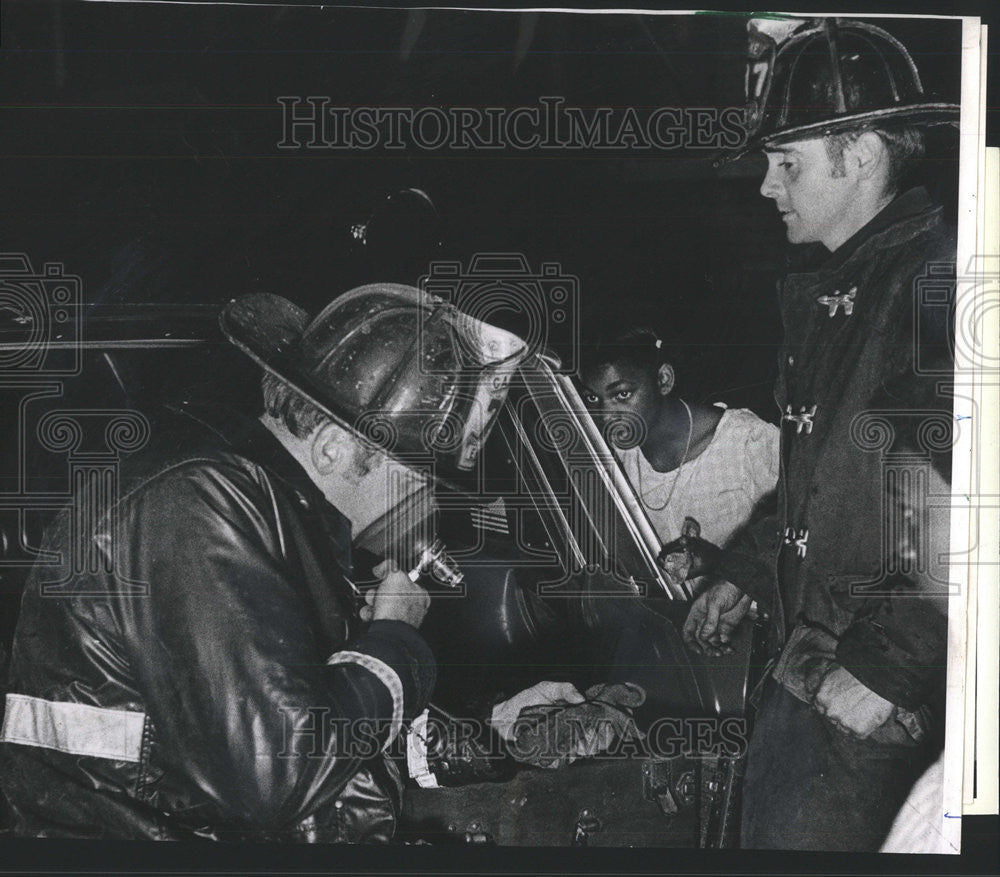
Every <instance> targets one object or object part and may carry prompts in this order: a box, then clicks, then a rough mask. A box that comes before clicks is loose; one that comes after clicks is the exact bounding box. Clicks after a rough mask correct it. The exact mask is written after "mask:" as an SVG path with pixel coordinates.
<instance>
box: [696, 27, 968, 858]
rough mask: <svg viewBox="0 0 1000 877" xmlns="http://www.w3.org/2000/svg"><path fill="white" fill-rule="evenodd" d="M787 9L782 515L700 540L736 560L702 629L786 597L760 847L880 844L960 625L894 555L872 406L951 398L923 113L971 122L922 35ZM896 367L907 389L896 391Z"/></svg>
mask: <svg viewBox="0 0 1000 877" xmlns="http://www.w3.org/2000/svg"><path fill="white" fill-rule="evenodd" d="M781 26H783V27H785V29H786V32H785V33H784V34H781V35H777V36H774V37H773V38H772V37H769V35H768V34H767V33H766V32H764V31H763V30H761V29H757V28H755V27H753V25H752V27H751V37H752V39H751V45H752V47H754V50H755V51H754V52H753V56H752V59H751V65H750V75H749V76H748V85H749V86H750V87H751V88H753V87H754V86H756V91H755V93H754V94H751V95H750V97H751V98H755V102H752V103H751V110H752V121H753V122H754V124H755V126H756V127H755V128H754V129H753V132H752V134H751V136H750V138H749V140H748V143H747V146H746V150H752V149H759V150H763V152H764V153H765V155H766V157H767V162H768V168H767V172H766V175H765V177H764V181H763V183H762V185H761V187H760V192H761V194H762V195H763V196H764V197H765V198H768V199H771V200H772V201H773V202H774V204H775V207H776V209H777V210H778V212H779V214H780V215H781V218H782V221H783V222H784V225H785V229H786V233H787V238H788V241H789V242H790V243H791V244H795V245H801V246H795V247H793V248H791V249H792V252H791V255H790V258H789V267H788V270H787V273H786V274H785V276H784V277H783V278H782V280H781V281H780V283H779V300H780V309H781V314H782V321H783V324H784V332H785V334H784V341H783V346H782V349H781V355H780V368H779V377H778V382H777V386H776V390H775V398H776V400H777V402H778V405H779V406H780V410H781V413H782V424H781V425H782V436H781V457H782V466H781V475H780V477H779V482H778V517H777V520H773V519H772V520H765V521H764V522H762V523H760V524H759V525H758V526H757V527H756V528H751V529H749V530H748V531H747V532H746V533H745V534H744V536H745V539H744V542H743V548H742V550H730V551H726V552H723V551H720V550H718V549H717V548H716V547H715V546H712V545H710V544H708V543H704V542H699V541H698V540H687V541H686V548H687V550H689V551H691V552H692V554H693V556H694V557H695V560H696V562H695V564H694V566H693V567H692V570H691V575H695V574H698V573H699V572H706V571H711V572H714V573H715V574H717V575H723V576H724V577H725V578H726V579H727V581H722V582H720V583H718V584H716V585H714V586H713V587H711V588H710V589H709V590H707V591H706V592H705V593H703V594H702V595H701V596H700V597H699V598H698V599H697V600H696V601H695V602H694V603H693V604H692V607H691V610H690V613H689V616H688V619H687V621H686V623H685V626H684V637H685V639H686V640H687V642H688V643H689V645H690V646H691V647H692V648H695V649H696V650H700V651H705V652H709V653H713V654H719V653H721V652H724V651H726V649H727V644H726V640H727V638H728V636H729V633H730V631H731V630H732V628H733V626H734V624H735V623H736V622H737V621H738V620H739V616H740V615H741V614H742V613H743V612H745V605H746V601H745V600H743V599H742V598H743V597H744V595H745V594H747V593H749V594H751V595H752V596H754V597H756V598H757V600H758V602H759V603H760V604H761V606H762V607H764V608H765V609H766V610H767V611H769V612H770V613H771V614H772V616H773V621H774V625H773V627H774V638H775V641H776V645H775V653H776V657H777V660H776V662H775V663H774V664H773V666H772V667H771V668H770V670H769V672H768V674H767V676H766V678H765V680H764V681H763V684H762V686H761V688H760V690H759V692H758V694H759V704H758V709H757V713H756V719H755V724H754V730H753V734H752V737H751V741H750V746H749V752H748V761H747V773H746V783H745V789H744V799H743V817H742V840H741V844H742V846H744V847H746V848H770V849H774V848H780V849H802V850H877V849H878V848H879V845H880V843H881V842H882V840H883V838H884V837H885V835H886V833H887V831H888V829H889V826H890V824H891V822H892V820H893V817H894V815H895V814H896V812H897V810H898V809H899V807H900V805H901V803H902V801H903V799H904V798H905V797H906V794H907V790H908V789H909V787H910V786H911V784H912V783H913V781H914V780H915V778H916V777H917V776H919V775H920V772H921V771H922V769H923V768H925V767H926V766H927V764H928V763H929V762H930V761H931V760H933V758H934V756H935V755H936V752H935V746H939V745H940V736H939V734H938V733H935V732H939V731H940V728H941V723H942V720H943V715H942V710H941V709H940V706H941V700H942V693H943V686H944V670H945V660H946V640H947V637H946V633H947V631H946V626H947V624H946V619H945V617H944V616H943V615H942V614H941V612H940V611H939V610H938V607H936V606H935V605H934V604H933V601H929V600H923V599H919V598H914V596H913V587H912V581H910V580H909V579H908V577H907V576H906V575H904V574H902V573H900V572H899V571H898V570H896V571H893V570H892V569H888V571H887V557H886V551H885V550H884V548H883V528H884V526H885V522H884V520H883V517H882V509H883V502H882V493H883V473H884V471H885V459H884V457H883V455H882V454H881V453H880V451H879V450H878V447H877V445H878V441H877V438H878V436H877V434H876V433H878V429H875V432H874V433H872V432H870V431H869V432H868V433H866V432H865V429H866V426H865V425H866V424H871V423H875V422H876V420H877V419H878V418H881V420H882V421H884V422H889V423H890V424H891V423H892V422H893V419H894V418H898V417H903V418H905V417H907V416H911V415H912V413H913V412H916V413H917V415H919V416H924V417H928V418H931V419H933V418H935V417H938V416H940V415H943V416H944V419H945V421H948V419H949V415H950V407H951V406H950V403H948V402H947V400H939V401H938V402H937V404H936V409H939V410H934V409H933V408H932V409H930V410H927V409H926V408H925V407H922V406H921V405H920V404H917V403H916V402H915V400H917V399H919V398H920V395H919V393H918V392H917V388H918V386H919V385H920V384H921V382H922V381H926V380H931V378H921V377H920V376H919V369H918V367H917V366H918V362H917V358H918V355H920V359H921V361H923V359H924V358H925V357H924V354H928V355H934V356H939V355H940V354H942V353H944V354H945V355H947V348H948V338H947V325H946V319H942V318H941V317H940V316H939V313H938V311H936V310H934V309H932V308H931V307H929V306H925V303H923V302H921V301H920V288H921V286H920V279H921V278H922V277H924V276H927V275H928V274H933V275H934V277H935V279H936V281H937V286H938V288H940V287H941V285H942V283H944V285H945V288H948V284H947V280H948V277H947V273H948V271H949V270H950V272H951V276H952V278H953V276H954V275H953V272H954V262H955V256H956V254H955V237H954V234H953V232H952V231H951V230H950V229H949V228H947V227H946V226H945V224H944V222H943V220H942V215H941V214H942V210H941V208H940V207H939V206H936V205H935V204H933V203H932V202H931V200H930V198H929V197H928V194H927V192H926V191H925V189H924V188H922V187H921V186H920V185H918V184H917V183H916V181H915V179H916V173H915V172H916V171H917V170H918V169H919V163H920V160H921V158H922V155H923V150H924V129H925V127H926V126H927V125H931V124H939V123H951V124H954V123H956V122H957V118H958V107H957V106H955V105H953V104H946V103H943V102H939V101H935V100H933V99H931V98H930V97H929V96H928V95H927V94H925V92H924V90H923V87H922V84H921V82H920V79H919V76H918V73H917V69H916V67H915V65H914V63H913V61H912V59H911V57H910V55H909V53H908V52H907V50H906V48H905V47H904V46H903V45H902V44H901V43H899V42H898V41H897V40H896V39H894V38H893V37H892V36H890V35H889V34H888V33H886V32H885V31H884V30H882V29H880V28H877V27H873V26H871V25H869V24H865V23H862V22H854V21H836V20H832V19H825V20H820V21H818V22H805V23H803V22H792V23H782V25H781ZM788 31H791V32H790V33H789V32H788ZM947 266H950V269H949V268H948V267H947ZM941 271H944V272H945V273H944V274H942V273H940V272H941ZM946 304H947V303H946ZM944 313H945V314H947V307H945V308H944ZM889 384H892V385H893V386H896V387H900V386H901V387H902V389H899V390H897V391H896V392H894V393H893V394H891V395H890V396H887V395H886V394H885V387H886V386H887V385H889ZM934 398H938V397H936V396H935V397H934ZM875 409H878V412H877V415H876V414H873V411H874V410H875ZM872 417H875V418H876V420H872V419H871V418H872ZM872 428H873V429H874V427H872ZM889 429H890V430H891V429H892V426H890V427H889ZM775 535H776V537H777V538H776V540H775V538H774V537H775ZM768 543H771V545H770V546H769V544H768ZM889 566H891V564H890V565H889Z"/></svg>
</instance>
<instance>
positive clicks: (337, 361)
mask: <svg viewBox="0 0 1000 877" xmlns="http://www.w3.org/2000/svg"><path fill="white" fill-rule="evenodd" d="M220 323H221V326H222V330H223V332H224V333H225V334H226V336H227V337H228V338H229V340H230V341H231V342H233V343H234V344H235V345H236V346H237V347H239V348H240V349H241V350H243V351H244V353H246V354H248V355H249V356H250V357H251V358H252V359H254V360H255V361H256V362H257V363H258V364H259V365H261V366H262V367H263V368H264V369H266V370H267V371H269V372H271V373H272V374H274V375H276V376H277V377H278V378H280V379H281V380H282V381H283V382H285V383H286V384H288V385H289V386H291V387H292V388H293V389H295V390H296V391H297V392H298V393H300V394H301V395H303V396H305V397H306V398H307V399H308V400H309V401H310V402H312V403H313V404H314V405H315V406H316V407H317V408H319V409H320V410H321V411H323V412H324V413H326V414H327V415H328V416H329V417H331V418H332V419H333V420H334V421H336V422H337V423H339V424H340V425H341V426H343V427H344V428H346V429H349V430H351V431H352V432H353V433H355V434H356V435H358V436H359V437H360V438H362V439H363V440H364V441H366V442H367V443H368V444H370V445H372V446H375V447H379V448H381V449H382V450H385V451H386V452H388V453H390V454H391V455H393V456H395V457H397V458H399V459H402V460H403V462H407V461H411V462H412V460H413V457H414V456H419V457H422V458H426V457H427V456H428V455H433V456H434V457H435V458H437V459H438V460H439V461H441V462H444V463H445V464H446V466H447V468H448V469H451V470H458V471H467V470H469V469H471V468H472V465H473V463H474V462H475V459H476V456H477V455H478V452H479V450H480V448H481V446H482V443H483V442H484V441H485V439H486V436H487V434H488V431H489V428H490V426H491V425H492V420H493V418H494V416H495V414H496V411H497V409H498V408H499V407H500V405H501V404H502V403H503V401H504V399H505V398H506V393H507V386H508V382H509V379H510V376H511V374H512V373H513V371H514V369H515V368H516V367H517V365H518V363H519V362H520V361H521V360H522V359H523V358H524V356H525V355H526V353H527V345H526V344H525V343H524V342H523V341H522V340H521V339H520V338H517V337H516V336H514V335H512V334H511V333H509V332H506V331H504V330H503V329H499V328H497V327H495V326H491V325H489V324H487V323H483V322H481V321H479V320H476V319H474V318H472V317H470V316H468V315H467V314H464V313H462V312H460V311H459V310H458V309H457V308H455V307H454V306H453V305H451V304H449V303H447V302H445V301H443V300H442V299H440V298H437V297H435V296H432V295H428V294H426V293H423V292H421V291H419V290H417V289H414V288H413V287H410V286H403V285H401V284H394V283H377V284H370V285H368V286H362V287H359V288H357V289H353V290H351V291H350V292H347V293H344V294H343V295H342V296H340V297H338V298H336V299H334V300H333V301H332V302H331V303H330V304H328V305H327V306H326V308H324V309H323V311H322V312H321V313H320V314H319V316H317V317H316V318H315V319H313V320H311V321H310V320H309V318H308V315H307V314H306V312H305V311H303V310H302V309H301V308H300V307H298V306H297V305H295V304H293V303H292V302H290V301H288V300H287V299H284V298H281V297H280V296H277V295H271V294H268V293H258V294H254V295H248V296H245V297H243V298H240V299H236V300H235V301H232V302H230V303H229V305H228V306H227V307H226V308H225V310H224V311H223V312H222V315H221V317H220Z"/></svg>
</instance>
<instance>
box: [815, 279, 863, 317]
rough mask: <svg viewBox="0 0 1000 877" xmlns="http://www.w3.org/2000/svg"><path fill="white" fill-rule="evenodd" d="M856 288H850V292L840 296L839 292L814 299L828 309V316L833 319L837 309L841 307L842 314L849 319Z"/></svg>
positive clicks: (852, 311)
mask: <svg viewBox="0 0 1000 877" xmlns="http://www.w3.org/2000/svg"><path fill="white" fill-rule="evenodd" d="M857 293H858V288H857V287H856V286H852V287H851V289H850V291H848V292H845V293H844V294H843V295H841V294H840V293H839V292H835V293H834V294H833V295H821V296H820V297H819V298H817V299H816V301H817V302H819V303H820V304H821V305H823V307H825V308H829V309H830V316H831V317H833V316H835V315H836V313H837V308H840V307H842V308H843V309H844V313H845V314H846V315H847V316H848V317H849V316H850V315H851V314H853V313H854V296H855V295H857Z"/></svg>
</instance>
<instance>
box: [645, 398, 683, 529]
mask: <svg viewBox="0 0 1000 877" xmlns="http://www.w3.org/2000/svg"><path fill="white" fill-rule="evenodd" d="M681 405H683V406H684V410H685V411H687V416H688V437H687V442H686V443H685V444H684V455H683V456H682V457H681V462H680V465H678V467H677V474H676V475H675V476H674V483H673V484H671V485H670V493H668V494H667V499H666V501H665V502H664V503H663V505H661V506H653V505H650V504H649V503H648V502H646V497H645V495H644V493H645V492H644V490H643V487H642V460H640V459H639V456H638V455H637V456H636V458H635V473H636V486H637V487H638V488H639V499H640V500H642V504H643V505H644V506H646V508H648V509H649V510H650V511H654V512H662V511H663V510H664V509H665V508H666V507H667V506H668V505H670V500H672V499H673V498H674V491H675V490H676V489H677V482H678V481H680V480H681V468H682V467H683V466H684V464H685V463H686V462H687V456H688V451H690V450H691V436H692V435H694V416H693V415H692V414H691V408H690V407H689V406H688V403H687V402H685V401H684V400H683V399H681ZM636 451H637V452H638V454H639V455H641V454H642V448H636Z"/></svg>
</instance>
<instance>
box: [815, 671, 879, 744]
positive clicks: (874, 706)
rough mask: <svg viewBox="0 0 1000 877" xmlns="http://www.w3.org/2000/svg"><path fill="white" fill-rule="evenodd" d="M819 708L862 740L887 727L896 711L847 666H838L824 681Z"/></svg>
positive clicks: (843, 729) (819, 698)
mask: <svg viewBox="0 0 1000 877" xmlns="http://www.w3.org/2000/svg"><path fill="white" fill-rule="evenodd" d="M815 706H816V709H817V710H818V711H819V712H820V713H821V714H822V715H824V716H826V718H827V719H828V720H829V721H830V722H832V723H833V724H834V725H836V726H837V727H838V728H840V729H841V730H842V731H845V732H846V733H848V734H853V735H855V736H856V737H860V738H862V739H863V738H865V737H867V736H869V735H870V734H871V733H872V732H873V731H874V730H875V729H876V728H879V727H880V726H882V725H884V724H885V723H886V722H887V721H888V720H889V719H890V718H891V717H892V716H893V714H894V713H895V711H896V707H895V704H893V703H891V702H890V701H888V700H886V699H885V698H884V697H882V696H881V695H878V694H876V693H875V692H874V691H872V690H871V689H870V688H869V687H868V686H867V685H865V684H864V683H862V682H860V681H859V680H858V679H857V677H855V676H853V675H852V674H851V673H850V672H849V671H847V670H845V669H844V668H843V667H835V668H834V669H832V670H831V671H830V672H829V673H827V674H826V676H825V677H824V678H823V682H822V683H821V684H820V686H819V690H818V691H817V692H816V700H815Z"/></svg>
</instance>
